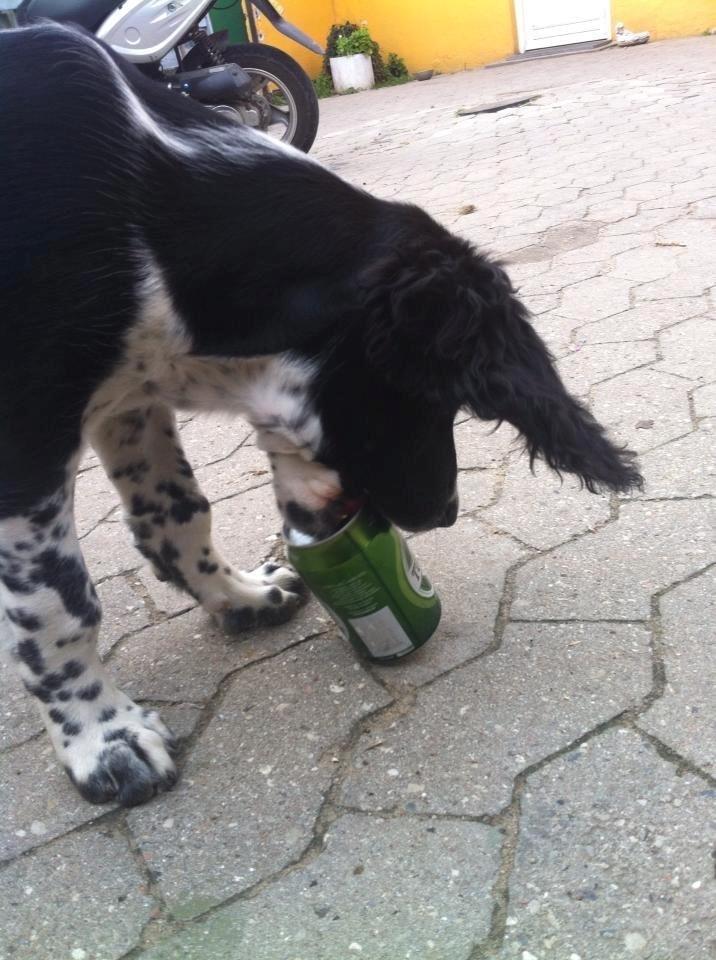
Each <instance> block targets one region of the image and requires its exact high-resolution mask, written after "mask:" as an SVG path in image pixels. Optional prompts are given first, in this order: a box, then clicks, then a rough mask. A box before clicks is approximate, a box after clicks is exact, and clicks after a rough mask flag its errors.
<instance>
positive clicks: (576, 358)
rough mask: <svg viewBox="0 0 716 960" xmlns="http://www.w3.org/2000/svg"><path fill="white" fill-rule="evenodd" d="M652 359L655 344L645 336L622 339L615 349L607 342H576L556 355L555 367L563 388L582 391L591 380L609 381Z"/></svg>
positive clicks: (580, 392) (577, 391) (595, 382)
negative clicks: (585, 343)
mask: <svg viewBox="0 0 716 960" xmlns="http://www.w3.org/2000/svg"><path fill="white" fill-rule="evenodd" d="M655 359H656V345H655V344H654V343H652V342H651V341H649V340H638V341H636V342H634V343H623V344H620V346H619V349H618V350H615V349H614V346H613V345H612V344H611V343H593V344H588V345H587V346H584V347H583V346H581V345H579V344H578V345H577V346H575V347H573V348H572V350H571V351H570V352H569V353H567V354H565V355H564V356H562V357H560V358H559V360H558V363H557V368H558V369H559V372H560V375H561V377H562V379H563V380H564V383H565V385H566V387H567V389H568V390H571V391H572V392H573V393H576V394H578V395H582V394H585V393H587V392H588V390H589V388H590V386H591V385H592V384H597V383H601V382H603V381H605V380H609V381H610V382H611V380H612V378H613V377H615V376H617V375H618V374H620V373H625V372H626V371H627V370H632V369H634V368H635V367H640V366H643V365H644V364H647V363H649V362H650V361H652V360H655Z"/></svg>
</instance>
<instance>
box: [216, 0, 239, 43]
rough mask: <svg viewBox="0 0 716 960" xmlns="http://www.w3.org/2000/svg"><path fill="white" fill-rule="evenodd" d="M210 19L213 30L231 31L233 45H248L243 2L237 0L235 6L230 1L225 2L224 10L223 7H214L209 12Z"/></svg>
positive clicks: (230, 38)
mask: <svg viewBox="0 0 716 960" xmlns="http://www.w3.org/2000/svg"><path fill="white" fill-rule="evenodd" d="M220 2H221V0H220ZM209 18H210V20H211V26H212V29H213V30H228V31H229V40H230V41H231V43H246V41H247V40H248V35H247V32H246V22H245V20H244V11H243V9H242V7H241V0H236V3H234V4H230V3H229V0H224V4H223V9H222V6H221V5H217V6H216V7H212V8H211V10H210V11H209Z"/></svg>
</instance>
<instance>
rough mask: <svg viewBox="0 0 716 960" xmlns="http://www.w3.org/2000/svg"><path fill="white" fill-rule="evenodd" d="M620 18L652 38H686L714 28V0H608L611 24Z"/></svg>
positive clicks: (715, 17)
mask: <svg viewBox="0 0 716 960" xmlns="http://www.w3.org/2000/svg"><path fill="white" fill-rule="evenodd" d="M620 21H621V22H622V23H623V24H624V25H625V26H627V27H628V28H629V29H630V30H634V31H638V30H648V31H649V33H650V34H651V39H652V40H667V39H671V38H672V37H690V36H694V35H695V34H698V33H703V32H704V30H708V29H710V28H711V27H716V0H612V26H614V24H616V23H619V22H620Z"/></svg>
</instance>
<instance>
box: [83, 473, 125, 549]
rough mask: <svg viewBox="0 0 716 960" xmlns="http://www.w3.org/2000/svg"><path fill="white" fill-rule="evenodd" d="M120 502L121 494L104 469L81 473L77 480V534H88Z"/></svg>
mask: <svg viewBox="0 0 716 960" xmlns="http://www.w3.org/2000/svg"><path fill="white" fill-rule="evenodd" d="M118 504H119V494H118V493H117V491H116V490H115V489H114V487H113V486H112V483H111V481H110V480H109V479H108V478H107V475H106V473H105V472H104V470H103V469H99V470H88V471H86V472H85V473H81V474H79V476H78V477H77V480H76V482H75V518H76V520H75V523H76V527H77V536H78V537H82V536H84V535H85V534H87V533H88V532H89V531H90V530H91V529H92V528H93V527H94V526H96V524H98V523H99V521H100V520H102V519H103V518H104V517H105V516H107V514H108V513H110V512H111V511H112V510H113V509H114V508H115V507H116V506H117V505H118Z"/></svg>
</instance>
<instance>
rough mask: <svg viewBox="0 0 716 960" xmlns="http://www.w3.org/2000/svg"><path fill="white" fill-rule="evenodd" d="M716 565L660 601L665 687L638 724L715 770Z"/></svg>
mask: <svg viewBox="0 0 716 960" xmlns="http://www.w3.org/2000/svg"><path fill="white" fill-rule="evenodd" d="M715 622H716V570H714V568H711V570H708V571H706V572H705V573H702V574H701V575H700V576H698V577H695V578H694V579H693V580H689V581H688V582H687V583H682V584H680V585H679V586H678V587H675V588H674V590H672V591H671V593H668V594H667V595H666V596H665V597H663V598H662V600H661V623H662V636H661V646H662V649H663V658H664V666H665V671H666V688H665V690H664V693H663V695H662V697H661V698H660V699H659V700H657V701H656V703H654V705H653V706H652V707H651V708H650V710H649V711H648V712H647V713H646V714H644V716H642V717H641V719H640V720H639V723H640V725H641V726H642V727H643V728H644V729H645V730H648V731H649V733H653V734H654V736H656V737H658V738H659V739H660V740H663V741H664V742H665V743H666V744H668V746H670V747H672V748H673V749H674V750H676V751H677V752H678V753H679V754H680V755H681V756H683V757H686V758H687V759H689V760H691V762H692V763H695V764H696V765H697V766H699V767H701V768H702V769H704V770H708V771H710V772H711V773H714V772H716V723H714V696H713V692H714V689H716V663H715V661H714V656H713V645H714V639H713V637H714V634H713V625H714V623H715Z"/></svg>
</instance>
